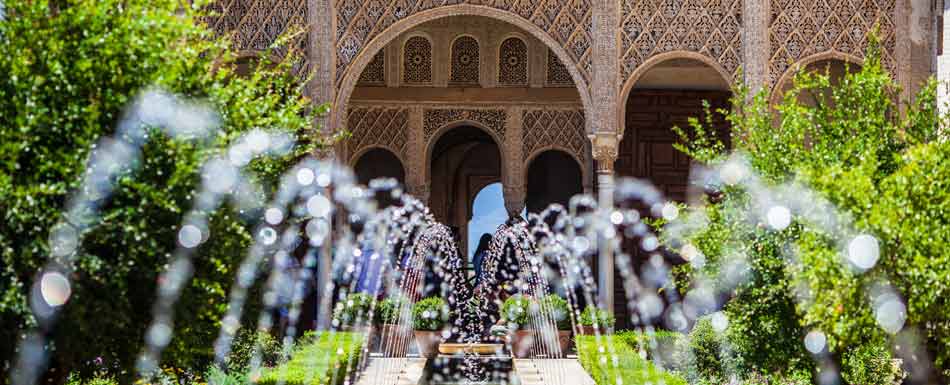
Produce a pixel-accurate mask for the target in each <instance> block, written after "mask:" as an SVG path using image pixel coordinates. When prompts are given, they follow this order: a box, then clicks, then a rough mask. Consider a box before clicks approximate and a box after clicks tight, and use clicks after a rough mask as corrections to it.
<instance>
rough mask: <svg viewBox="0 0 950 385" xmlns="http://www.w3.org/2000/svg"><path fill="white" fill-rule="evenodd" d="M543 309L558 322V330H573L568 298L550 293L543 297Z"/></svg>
mask: <svg viewBox="0 0 950 385" xmlns="http://www.w3.org/2000/svg"><path fill="white" fill-rule="evenodd" d="M540 305H541V311H543V312H547V313H548V316H549V317H551V319H552V320H553V321H554V322H555V324H557V329H558V330H571V309H570V306H568V304H567V300H566V299H564V298H561V296H559V295H557V294H548V295H546V296H545V297H544V298H542V299H541V303H540Z"/></svg>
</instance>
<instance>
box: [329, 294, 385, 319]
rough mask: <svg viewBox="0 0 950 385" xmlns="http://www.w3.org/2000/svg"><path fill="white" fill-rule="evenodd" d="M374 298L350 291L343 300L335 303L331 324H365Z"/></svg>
mask: <svg viewBox="0 0 950 385" xmlns="http://www.w3.org/2000/svg"><path fill="white" fill-rule="evenodd" d="M374 301H375V300H374V299H373V297H372V296H370V295H369V294H365V293H350V295H348V296H346V300H345V301H340V302H337V303H336V306H335V307H334V309H333V324H334V325H335V326H338V327H345V326H358V325H367V324H369V322H368V321H367V320H368V318H369V311H370V309H371V308H372V306H373V302H374Z"/></svg>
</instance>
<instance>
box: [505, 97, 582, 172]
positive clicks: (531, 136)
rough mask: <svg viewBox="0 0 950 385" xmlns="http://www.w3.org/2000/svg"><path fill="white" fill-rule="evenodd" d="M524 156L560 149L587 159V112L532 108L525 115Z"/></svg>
mask: <svg viewBox="0 0 950 385" xmlns="http://www.w3.org/2000/svg"><path fill="white" fill-rule="evenodd" d="M522 114H523V115H522V124H523V128H522V131H521V135H522V142H521V154H522V156H523V157H524V160H527V159H528V158H529V157H531V156H533V155H535V153H536V152H537V151H538V150H542V149H552V148H556V149H560V150H564V151H567V152H568V153H570V154H572V155H574V156H575V157H576V158H577V159H585V158H587V157H586V153H587V149H586V148H587V147H586V146H587V137H586V136H585V135H584V111H583V110H581V109H563V110H555V109H528V110H524V112H523V113H522Z"/></svg>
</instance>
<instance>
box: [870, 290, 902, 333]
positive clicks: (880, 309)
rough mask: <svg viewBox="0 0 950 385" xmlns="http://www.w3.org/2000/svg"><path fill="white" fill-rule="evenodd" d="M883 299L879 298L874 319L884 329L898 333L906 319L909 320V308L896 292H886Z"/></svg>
mask: <svg viewBox="0 0 950 385" xmlns="http://www.w3.org/2000/svg"><path fill="white" fill-rule="evenodd" d="M883 297H885V298H884V299H883V300H881V299H879V300H877V301H875V302H876V306H875V307H874V319H875V320H877V324H878V325H880V326H881V328H882V329H884V331H886V332H888V333H891V334H897V332H899V331H901V329H903V328H904V321H906V320H907V308H906V307H905V306H904V302H902V301H901V300H900V298H898V297H897V295H895V294H885V295H883Z"/></svg>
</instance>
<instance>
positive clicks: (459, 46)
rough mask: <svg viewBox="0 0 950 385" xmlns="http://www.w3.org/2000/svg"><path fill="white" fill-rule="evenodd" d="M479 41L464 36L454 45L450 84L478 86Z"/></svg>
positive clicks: (456, 40)
mask: <svg viewBox="0 0 950 385" xmlns="http://www.w3.org/2000/svg"><path fill="white" fill-rule="evenodd" d="M478 55H479V51H478V41H476V40H475V38H473V37H471V36H462V37H460V38H458V39H455V42H453V43H452V78H451V81H450V83H452V84H458V85H478Z"/></svg>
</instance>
